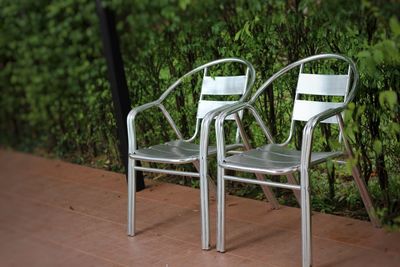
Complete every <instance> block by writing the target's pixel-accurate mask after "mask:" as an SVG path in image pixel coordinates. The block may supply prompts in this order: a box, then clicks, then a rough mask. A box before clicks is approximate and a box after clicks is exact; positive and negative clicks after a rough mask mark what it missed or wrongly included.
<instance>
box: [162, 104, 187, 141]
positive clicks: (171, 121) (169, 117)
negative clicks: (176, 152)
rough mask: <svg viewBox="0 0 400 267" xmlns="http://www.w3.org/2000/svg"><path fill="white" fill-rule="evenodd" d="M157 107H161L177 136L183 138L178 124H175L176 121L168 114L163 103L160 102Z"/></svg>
mask: <svg viewBox="0 0 400 267" xmlns="http://www.w3.org/2000/svg"><path fill="white" fill-rule="evenodd" d="M158 107H159V108H160V109H161V111H162V113H163V114H164V116H165V118H166V119H167V121H168V123H169V125H171V127H172V129H173V130H174V132H175V134H176V135H177V136H178V138H179V139H183V135H182V133H181V132H180V131H179V129H178V126H176V123H175V122H174V120H173V119H172V117H171V115H170V114H169V112H168V111H167V109H166V108H165V107H164V105H163V104H160V105H158Z"/></svg>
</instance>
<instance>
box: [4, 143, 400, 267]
mask: <svg viewBox="0 0 400 267" xmlns="http://www.w3.org/2000/svg"><path fill="white" fill-rule="evenodd" d="M21 166H23V168H21ZM147 185H148V187H147V189H146V190H143V191H142V192H139V193H138V194H137V229H138V231H137V235H136V236H135V237H128V236H127V235H126V209H127V204H126V198H127V194H126V181H125V177H124V175H122V174H118V173H112V172H107V171H103V170H97V169H93V168H88V167H84V166H79V165H75V164H71V163H65V162H62V161H59V160H49V159H44V158H40V157H35V156H31V155H27V154H23V153H17V152H12V151H5V150H0V188H1V189H0V259H1V264H0V265H1V266H160V267H161V266H162V267H166V266H168V267H172V266H218V267H219V266H267V267H268V266H271V267H273V266H282V267H290V266H300V263H301V247H300V210H299V209H297V208H290V207H282V208H281V209H279V210H272V209H271V206H270V205H269V204H268V203H266V202H261V201H256V200H250V199H244V198H238V197H234V196H228V197H227V226H226V227H227V228H226V230H227V238H226V248H227V252H225V253H218V252H216V251H215V249H213V250H211V251H202V250H201V249H200V217H199V216H200V207H199V190H196V189H193V188H189V187H182V186H178V185H172V184H159V183H154V182H149V181H147ZM210 212H211V218H210V221H211V226H210V227H211V234H212V237H211V241H212V244H215V213H216V203H215V201H211V202H210ZM313 241H314V242H313V253H314V263H315V266H366V267H368V266H385V267H386V266H387V267H391V266H393V267H397V266H400V233H387V232H385V231H384V230H383V229H376V228H373V227H372V226H371V224H370V223H368V222H363V221H358V220H354V219H349V218H343V217H338V216H332V215H326V214H320V213H314V215H313Z"/></svg>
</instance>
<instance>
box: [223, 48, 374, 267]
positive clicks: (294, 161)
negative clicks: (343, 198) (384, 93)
mask: <svg viewBox="0 0 400 267" xmlns="http://www.w3.org/2000/svg"><path fill="white" fill-rule="evenodd" d="M327 59H330V60H339V61H344V62H345V63H347V64H348V65H349V70H348V73H347V75H320V76H318V74H304V73H303V66H304V64H306V63H309V62H312V61H316V60H327ZM297 67H300V72H299V80H298V84H297V89H296V96H295V105H294V108H293V116H292V119H291V126H290V134H289V137H288V139H287V140H286V141H285V142H284V143H282V144H275V141H274V138H273V136H272V135H271V133H270V131H269V129H268V128H267V126H266V125H265V124H264V122H263V120H262V118H261V116H260V115H259V114H258V113H257V111H256V109H255V108H254V103H255V101H256V100H257V98H258V97H259V96H260V95H261V94H262V93H263V92H264V91H265V90H266V89H267V88H268V87H269V86H270V85H271V84H272V83H273V82H274V81H275V80H276V79H278V78H279V77H281V76H283V75H284V74H285V73H287V72H288V71H289V70H292V69H294V68H297ZM307 75H309V77H307ZM313 75H314V76H313ZM351 76H352V83H351V87H350V80H351ZM303 78H304V79H305V80H304V81H302V80H301V79H303ZM313 79H315V80H316V81H317V82H316V84H315V83H314V84H312V85H316V87H319V88H320V89H318V90H319V91H318V90H317V91H318V92H316V91H313V89H311V90H310V91H308V90H309V89H304V88H308V87H307V86H309V85H307V86H306V87H304V88H303V87H302V85H301V83H302V82H311V83H313V82H314V80H313ZM358 79H359V74H358V72H357V69H356V66H355V64H354V62H353V61H352V60H351V59H349V58H347V57H345V56H342V55H337V54H320V55H315V56H311V57H308V58H305V59H302V60H299V61H297V62H294V63H292V64H290V65H288V66H286V67H284V68H283V69H281V70H280V71H278V72H277V73H275V74H274V75H273V76H271V77H270V78H269V79H268V80H267V81H266V82H265V83H264V84H262V85H261V87H260V88H259V89H258V90H257V92H256V93H255V94H254V96H253V97H251V99H250V100H249V101H248V102H245V103H237V104H235V105H232V106H229V107H228V108H226V109H225V110H224V111H221V112H220V114H219V115H218V117H217V119H216V121H215V125H216V126H215V128H216V135H217V150H218V153H217V158H218V179H217V206H218V208H217V250H218V251H219V252H224V251H225V181H226V180H229V181H235V182H245V183H252V184H258V185H263V186H273V187H280V188H286V189H292V190H296V191H297V192H298V191H300V206H301V232H302V266H303V267H308V266H311V265H312V254H311V204H310V184H309V169H310V167H311V166H313V165H316V164H319V163H321V162H325V161H326V160H328V159H330V158H335V157H338V156H343V155H347V157H348V158H350V159H352V158H354V154H353V151H352V148H351V146H350V143H349V141H348V139H347V138H346V135H345V134H344V122H343V118H342V113H343V112H344V111H345V109H346V106H347V105H348V103H350V102H351V101H352V100H353V98H354V96H355V94H356V89H357V88H356V86H357V82H358ZM334 80H335V81H334ZM318 81H322V82H321V83H320V84H318V83H319V82H318ZM336 83H341V84H342V85H343V86H345V87H346V88H345V90H344V91H343V88H342V89H341V90H342V91H341V92H336V91H335V90H336V89H335V88H334V87H335V86H336ZM321 84H322V85H321ZM311 87H312V86H311ZM336 87H337V86H336ZM349 89H350V90H349ZM302 90H304V91H302ZM303 93H305V94H311V95H312V94H314V95H315V94H317V95H341V96H343V97H344V101H343V103H329V104H328V103H327V102H322V103H327V104H321V102H315V104H313V103H310V102H311V101H307V102H304V103H302V102H301V101H302V100H299V94H303ZM303 104H306V105H307V110H302V109H301V108H302V105H303ZM313 107H316V108H317V111H314V112H311V109H312V108H313ZM245 109H247V110H249V111H250V113H251V115H252V116H253V117H254V119H255V120H256V122H257V123H258V125H259V126H260V127H261V129H262V131H263V133H264V134H265V136H266V137H267V139H268V141H269V142H270V145H267V146H264V147H262V148H259V150H258V151H257V150H256V149H254V150H251V151H244V152H243V153H242V156H243V157H246V155H250V156H254V155H265V158H266V159H268V157H271V159H272V160H271V162H272V161H273V154H274V151H273V150H274V149H275V150H277V151H279V153H287V155H286V159H288V158H290V159H289V160H287V162H286V161H285V158H284V156H282V154H281V155H279V156H276V155H275V157H277V158H276V166H273V164H275V163H271V164H272V165H271V166H269V165H268V162H267V160H265V161H264V158H263V163H262V164H265V166H264V167H263V166H256V165H257V164H258V163H252V162H251V158H250V156H249V158H250V159H249V160H248V161H245V159H244V158H243V157H242V158H241V159H238V157H237V156H236V155H234V156H230V157H227V156H226V154H225V152H226V151H225V140H224V139H225V137H224V128H223V124H224V120H225V118H226V117H227V116H229V115H231V114H235V113H237V112H239V111H243V110H245ZM299 111H300V112H303V113H308V114H305V115H304V114H300V115H299V116H297V113H299ZM296 112H297V113H296ZM310 112H311V113H310ZM237 119H238V120H240V118H237ZM295 121H306V125H305V126H304V128H303V139H302V145H301V151H294V150H289V149H288V148H286V145H287V144H288V143H289V142H290V140H291V138H292V137H293V131H294V127H295ZM320 123H338V125H339V132H340V134H339V137H340V138H341V139H342V140H343V144H344V148H345V152H344V153H343V151H341V152H312V140H313V134H314V129H315V127H316V126H317V125H318V124H320ZM243 134H245V133H243ZM251 153H256V154H251ZM257 153H258V154H257ZM262 153H265V154H262ZM277 153H278V152H277ZM280 160H282V161H280ZM286 163H287V164H286ZM246 164H247V165H246ZM279 164H282V165H281V166H278V165H279ZM285 164H286V165H285ZM268 166H269V167H268ZM226 169H231V170H238V171H243V172H251V173H263V174H267V175H292V173H294V172H300V185H297V184H294V183H293V182H292V181H291V180H290V179H288V182H289V183H280V182H275V181H271V180H264V181H260V180H254V179H250V178H243V177H237V176H232V175H226V173H225V170H226ZM352 174H353V177H354V180H355V182H356V185H357V187H358V189H359V191H360V194H361V198H362V200H363V203H364V205H365V207H366V209H367V212H368V215H369V218H370V220H371V222H372V224H373V225H374V226H376V227H379V226H380V222H379V220H378V219H377V217H376V213H375V210H374V207H373V204H372V201H371V198H370V195H369V193H368V190H367V186H366V184H365V181H364V180H363V179H362V178H361V175H360V171H359V166H358V165H355V166H353V167H352ZM289 177H290V176H288V178H289Z"/></svg>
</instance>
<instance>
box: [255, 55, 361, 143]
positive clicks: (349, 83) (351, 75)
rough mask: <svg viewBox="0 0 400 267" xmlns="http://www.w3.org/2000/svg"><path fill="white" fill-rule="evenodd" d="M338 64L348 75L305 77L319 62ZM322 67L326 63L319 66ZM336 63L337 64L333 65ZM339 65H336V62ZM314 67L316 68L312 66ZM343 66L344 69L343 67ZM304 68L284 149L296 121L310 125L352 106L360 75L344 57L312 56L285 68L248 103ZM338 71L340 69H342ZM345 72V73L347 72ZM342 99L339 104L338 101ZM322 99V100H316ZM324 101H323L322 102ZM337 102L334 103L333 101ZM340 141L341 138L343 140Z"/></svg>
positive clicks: (299, 79)
mask: <svg viewBox="0 0 400 267" xmlns="http://www.w3.org/2000/svg"><path fill="white" fill-rule="evenodd" d="M325 60H329V61H331V60H336V61H337V62H338V63H340V64H346V66H348V69H347V73H341V74H314V73H305V72H304V69H305V66H308V64H311V63H312V62H313V63H315V62H317V61H325ZM319 63H322V62H319ZM331 63H333V61H331ZM335 63H336V62H335ZM311 66H312V65H311ZM339 66H342V67H343V65H339ZM298 67H300V71H299V77H298V81H297V87H296V94H295V99H294V106H293V113H292V119H291V126H290V132H289V137H288V139H287V140H286V141H285V142H284V143H283V145H285V144H288V143H289V142H290V140H291V138H292V137H293V132H294V126H295V122H296V121H308V120H309V119H310V118H312V117H313V116H315V115H317V114H319V113H321V112H323V111H325V110H327V109H331V108H335V107H340V106H343V105H346V104H348V103H349V102H350V101H352V100H353V98H354V96H355V93H356V88H357V82H358V77H359V75H358V71H357V68H356V66H355V64H354V62H353V61H352V60H351V59H349V58H347V57H345V56H342V55H338V54H320V55H315V56H310V57H307V58H304V59H301V60H299V61H296V62H294V63H291V64H289V65H287V66H286V67H284V68H282V69H281V70H279V71H278V72H276V73H275V74H274V75H272V76H271V77H270V78H269V79H268V80H267V81H266V82H265V83H263V84H262V85H261V86H260V88H259V89H258V90H257V91H256V93H255V94H254V95H253V96H252V97H251V99H250V100H249V101H248V103H249V104H254V103H255V101H256V100H257V99H258V97H259V96H260V95H261V94H262V93H263V92H264V91H265V90H267V88H268V87H269V86H270V85H271V84H272V83H273V82H274V81H275V80H277V79H278V78H280V77H281V76H283V75H285V74H286V73H288V72H289V71H290V70H292V69H295V68H298ZM335 69H340V68H338V66H336V67H335ZM343 72H345V71H343ZM303 95H308V96H313V97H312V98H313V100H308V99H309V98H310V97H308V99H307V100H305V99H304V97H303ZM340 97H341V99H340V100H339V101H338V98H340ZM302 98H303V99H302ZM316 98H317V99H318V98H320V99H321V100H315V99H316ZM322 99H323V101H322ZM330 100H334V101H330ZM323 122H324V123H338V122H337V118H336V117H334V118H329V119H327V120H324V121H323ZM339 138H340V136H339Z"/></svg>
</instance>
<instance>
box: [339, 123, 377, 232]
mask: <svg viewBox="0 0 400 267" xmlns="http://www.w3.org/2000/svg"><path fill="white" fill-rule="evenodd" d="M337 118H338V121H339V127H340V133H341V135H342V138H343V142H344V146H345V148H346V152H347V155H348V157H349V158H350V159H354V153H353V149H352V147H351V145H350V143H349V140H348V139H347V137H346V135H345V134H344V122H343V118H342V116H340V115H339V116H337ZM351 172H352V174H353V178H354V181H355V183H356V186H357V188H358V191H359V192H360V195H361V199H362V201H363V203H364V206H365V208H366V209H367V212H368V216H369V219H370V220H371V223H372V225H373V226H375V227H381V222H380V221H379V219H378V217H377V216H376V212H375V208H374V204H373V203H372V200H371V196H370V195H369V192H368V186H367V184H366V183H365V181H364V179H362V178H361V174H360V167H359V165H358V163H357V164H355V165H354V166H353V167H352V168H351Z"/></svg>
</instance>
